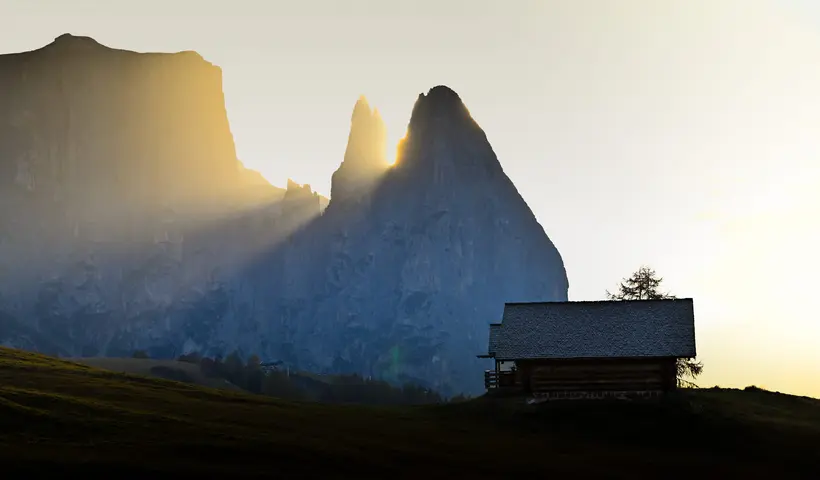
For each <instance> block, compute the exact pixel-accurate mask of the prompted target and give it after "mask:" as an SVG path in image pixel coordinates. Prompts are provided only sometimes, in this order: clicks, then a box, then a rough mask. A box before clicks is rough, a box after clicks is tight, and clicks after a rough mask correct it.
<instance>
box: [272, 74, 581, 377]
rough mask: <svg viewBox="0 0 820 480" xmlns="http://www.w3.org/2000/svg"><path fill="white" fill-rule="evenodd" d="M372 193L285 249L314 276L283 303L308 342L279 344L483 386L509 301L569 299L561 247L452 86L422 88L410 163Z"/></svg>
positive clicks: (289, 356) (296, 279)
mask: <svg viewBox="0 0 820 480" xmlns="http://www.w3.org/2000/svg"><path fill="white" fill-rule="evenodd" d="M369 197H370V198H369V199H368V201H367V202H363V203H359V204H358V205H357V207H356V208H347V209H341V208H334V203H335V202H336V201H337V199H336V197H331V202H330V206H329V207H328V210H327V212H325V214H324V215H323V216H322V217H321V218H320V219H319V220H317V221H316V222H313V223H311V224H309V225H308V226H307V227H306V228H305V229H304V230H302V231H300V232H299V233H298V234H297V235H296V237H295V238H294V241H293V242H292V243H291V244H290V245H289V246H288V247H287V248H281V249H278V250H277V251H276V252H275V255H280V256H281V258H284V259H290V261H291V262H294V263H292V264H291V268H290V269H288V270H286V271H285V274H284V277H285V279H286V282H288V284H289V285H290V286H295V285H300V286H301V288H291V289H289V290H285V291H287V292H288V294H287V295H283V296H281V297H279V298H277V299H276V300H275V301H273V302H272V303H273V304H275V305H276V307H275V308H276V309H278V310H279V311H281V312H283V313H282V314H280V315H279V318H282V319H283V321H285V322H286V323H287V324H288V325H289V328H288V329H287V330H288V332H289V335H290V336H291V341H290V343H291V344H292V345H293V346H294V347H295V348H297V349H300V350H298V351H296V352H293V351H291V350H290V348H291V347H288V348H286V349H280V348H274V349H273V350H272V351H271V355H274V356H277V357H278V358H282V359H283V360H285V361H288V362H294V363H298V364H301V365H304V366H306V367H308V368H313V369H318V370H322V369H330V370H336V371H338V370H341V371H358V372H364V373H366V374H371V375H376V376H382V377H387V378H392V379H395V380H399V381H407V380H413V381H422V382H425V383H428V384H431V385H433V386H435V387H436V388H439V389H441V390H443V391H445V392H448V391H449V392H453V391H462V390H469V391H473V392H475V391H479V390H480V389H481V386H482V385H481V381H482V377H481V375H480V372H481V365H482V364H481V363H480V362H479V361H478V360H477V359H475V355H476V354H477V353H480V352H483V351H484V350H485V349H486V342H487V334H488V331H487V330H488V327H487V325H488V323H490V322H493V321H497V320H498V319H499V318H500V317H501V314H502V311H503V306H504V303H505V302H511V301H561V300H566V299H567V290H568V282H567V276H566V271H565V269H564V265H563V261H562V259H561V256H560V254H559V253H558V251H557V249H556V248H555V246H554V245H553V244H552V242H551V241H550V240H549V238H548V237H547V235H546V234H545V233H544V230H543V228H542V227H541V226H540V225H539V224H538V222H537V221H536V219H535V217H534V215H533V214H532V212H531V210H530V209H529V207H528V206H527V205H526V203H525V202H524V200H523V199H522V198H521V196H520V195H519V194H518V192H517V191H516V189H515V187H514V186H513V184H512V182H511V181H510V180H509V178H508V177H507V176H506V175H505V174H504V172H503V170H502V168H501V165H500V164H499V162H498V160H497V158H496V156H495V153H494V152H493V150H492V147H491V146H490V144H489V142H488V140H487V137H486V135H485V134H484V132H483V131H482V130H481V128H480V127H479V126H478V125H477V124H476V123H475V121H474V120H473V119H472V118H471V117H470V114H469V112H468V110H467V108H466V107H465V106H464V104H463V103H462V101H461V99H460V98H459V97H458V95H457V94H456V93H455V92H453V91H452V90H450V89H449V88H446V87H436V88H433V89H432V90H430V92H429V93H428V94H427V95H421V96H420V97H419V99H418V101H417V102H416V105H415V108H414V109H413V114H412V118H411V120H410V124H409V129H408V135H407V137H406V138H405V139H404V141H403V144H402V146H401V148H400V152H399V158H398V161H397V164H396V165H395V167H393V168H391V169H389V170H387V171H384V172H383V173H382V174H381V176H380V177H379V179H378V181H377V185H376V186H374V187H373V188H372V190H371V192H370V194H369ZM298 259H303V261H302V262H301V263H299V262H298ZM284 312H287V313H284ZM273 318H277V315H273Z"/></svg>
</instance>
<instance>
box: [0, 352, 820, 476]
mask: <svg viewBox="0 0 820 480" xmlns="http://www.w3.org/2000/svg"><path fill="white" fill-rule="evenodd" d="M818 445H820V401H817V400H812V399H807V398H801V397H793V396H787V395H780V394H773V393H769V392H764V391H738V390H706V391H696V392H688V393H685V394H682V395H681V396H680V397H679V398H677V399H674V400H670V401H667V402H663V403H651V404H638V403H616V404H610V403H593V404H586V405H579V404H550V405H540V406H525V405H522V404H520V403H519V402H515V401H512V400H490V399H485V398H482V399H477V400H474V401H470V402H465V403H461V404H450V405H440V406H432V407H430V406H426V407H413V408H375V407H356V406H330V405H321V404H310V403H302V404H300V403H291V402H285V401H277V400H274V399H270V398H265V397H262V396H252V395H248V394H244V393H239V392H230V391H225V390H216V389H208V388H203V387H199V386H195V385H190V384H185V383H180V382H175V381H169V380H163V379H157V378H149V377H144V376H137V375H130V374H126V373H118V372H112V371H105V370H99V369H95V368H92V367H90V366H87V365H81V364H77V363H71V362H66V361H61V360H57V359H54V358H50V357H45V356H41V355H37V354H33V353H27V352H23V351H19V350H11V349H6V348H0V461H2V465H3V471H4V474H9V473H11V472H16V471H23V470H22V469H25V473H26V474H27V475H32V474H36V473H50V472H59V473H61V474H63V475H65V474H69V475H72V474H123V473H125V474H130V475H140V476H143V475H148V474H173V475H176V476H179V475H180V474H185V476H186V477H187V476H188V475H200V476H203V477H204V478H214V477H218V476H222V475H229V476H230V478H251V477H259V478H261V477H263V476H264V477H279V478H281V477H286V478H292V477H304V478H321V477H319V476H320V475H322V476H324V478H327V477H328V476H330V477H332V478H342V477H344V478H363V477H367V478H397V477H399V478H409V477H419V476H426V477H434V478H440V477H453V478H525V476H527V477H529V476H531V475H539V476H543V475H544V474H548V473H552V474H565V475H571V476H572V477H574V478H575V477H579V476H582V475H583V476H590V475H596V476H604V477H607V478H627V477H629V478H634V476H635V474H638V475H641V476H652V477H665V476H670V475H671V476H677V475H684V474H685V475H687V476H691V475H706V476H709V477H712V476H717V475H721V474H725V475H745V476H747V477H755V478H756V477H760V476H765V475H776V477H777V478H783V477H784V476H788V477H798V476H806V477H807V478H812V477H813V476H816V475H817V474H820V468H819V467H818V458H819V457H818V453H820V451H818V449H819V447H818Z"/></svg>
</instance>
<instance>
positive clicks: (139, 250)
mask: <svg viewBox="0 0 820 480" xmlns="http://www.w3.org/2000/svg"><path fill="white" fill-rule="evenodd" d="M0 82H2V85H3V89H2V90H0V197H2V203H0V205H2V206H0V222H2V226H3V228H2V231H1V232H0V268H1V269H2V272H3V275H2V277H0V341H2V343H4V344H6V345H13V346H17V347H22V348H28V349H33V350H39V351H44V352H47V353H54V354H61V355H69V356H114V355H125V354H129V353H130V352H131V351H133V350H135V349H146V350H148V351H149V352H150V353H151V354H152V356H156V357H171V356H176V355H179V354H181V353H186V352H190V351H200V352H201V353H204V354H217V353H223V354H224V353H227V352H229V351H232V350H234V349H239V350H240V351H242V352H245V353H248V354H249V353H257V354H259V355H260V356H262V357H263V358H264V359H270V360H281V361H283V362H285V363H287V364H289V365H292V366H293V367H294V368H300V369H303V370H311V371H317V372H336V373H351V372H357V373H361V374H365V375H372V376H375V377H381V378H386V379H390V380H395V381H415V382H418V383H422V384H425V385H429V386H433V387H435V388H437V389H440V390H442V391H443V392H444V393H448V392H458V391H477V390H479V389H480V388H481V374H480V371H481V364H480V363H479V362H478V360H476V359H475V355H476V354H477V353H480V352H482V351H483V350H484V349H485V348H486V338H487V324H488V323H490V322H493V321H496V320H497V319H499V318H500V315H501V312H502V309H503V304H504V302H508V301H548V300H566V298H567V288H568V285H567V277H566V272H565V269H564V265H563V261H562V259H561V257H560V254H559V253H558V251H557V249H556V248H555V246H554V245H553V244H552V242H551V241H550V240H549V238H548V237H547V235H546V234H545V233H544V229H543V228H542V227H541V225H539V224H538V222H537V221H536V219H535V217H534V216H533V214H532V212H531V210H530V209H529V207H528V206H527V205H526V203H525V201H524V200H523V199H522V198H521V196H520V195H519V194H518V192H517V190H516V189H515V186H514V185H513V184H512V182H511V181H510V180H509V178H508V177H507V176H506V175H505V174H504V172H503V170H502V168H501V165H500V163H499V162H498V159H497V158H496V155H495V153H494V152H493V150H492V147H491V146H490V143H489V141H488V140H487V136H486V135H485V133H484V132H483V131H482V130H481V128H480V127H479V126H478V125H477V124H476V122H475V121H474V120H473V119H472V118H471V117H470V114H469V111H468V110H467V108H466V107H465V105H464V104H463V102H462V101H461V99H460V98H459V97H458V95H457V94H456V93H455V92H453V91H452V90H450V89H449V88H447V87H443V86H439V87H435V88H433V89H431V90H430V91H429V92H428V93H427V94H422V95H420V96H419V98H418V99H417V101H416V104H415V106H414V108H413V113H412V115H411V119H410V122H409V128H408V135H407V137H406V138H405V139H404V140H403V143H402V145H401V146H400V148H399V157H398V160H397V163H396V164H395V165H394V166H392V167H389V166H388V164H387V162H386V159H385V158H384V152H385V148H384V146H385V143H386V140H385V129H384V124H383V123H382V121H381V118H380V117H379V115H378V112H377V111H374V110H371V108H370V106H369V105H368V104H367V102H366V100H364V99H363V98H362V99H360V100H359V101H358V102H357V103H356V106H355V107H354V112H353V115H352V118H351V133H350V139H349V144H348V149H347V152H346V153H345V156H344V160H343V161H342V163H341V165H340V167H339V169H338V170H337V171H336V172H335V173H334V175H333V180H332V184H333V186H332V197H331V201H330V203H329V205H327V208H326V209H324V205H323V202H322V199H321V198H320V197H319V196H318V195H316V194H314V193H313V192H312V191H311V190H310V187H309V186H301V185H298V184H296V183H295V182H288V186H287V189H285V190H283V189H276V188H275V187H272V186H270V185H269V184H267V182H265V181H264V179H262V178H261V176H259V175H258V174H257V173H254V172H251V171H248V170H246V169H244V167H242V165H241V162H239V161H238V159H237V158H236V153H235V149H234V146H233V138H232V136H231V133H230V128H229V125H228V122H227V116H226V112H225V107H224V99H223V95H222V90H221V88H222V87H221V73H220V71H219V69H218V68H217V67H215V66H213V65H211V64H209V63H208V62H206V61H205V60H204V59H202V58H201V57H200V56H199V55H197V54H195V53H193V52H183V53H178V54H139V53H134V52H127V51H122V50H114V49H110V48H108V47H104V46H102V45H100V44H98V43H97V42H95V41H94V40H92V39H89V38H85V37H73V36H61V37H59V38H58V39H57V40H55V42H54V43H52V44H50V45H48V46H46V47H44V48H43V49H40V50H37V51H34V52H26V53H22V54H16V55H5V56H0ZM323 209H324V211H323Z"/></svg>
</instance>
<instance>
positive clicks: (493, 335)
mask: <svg viewBox="0 0 820 480" xmlns="http://www.w3.org/2000/svg"><path fill="white" fill-rule="evenodd" d="M500 332H501V324H500V323H491V324H490V342H489V345H488V346H487V353H489V354H490V355H493V354H494V353H495V351H496V349H497V348H498V337H499V334H500Z"/></svg>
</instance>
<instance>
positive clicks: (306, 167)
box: [0, 0, 820, 397]
mask: <svg viewBox="0 0 820 480" xmlns="http://www.w3.org/2000/svg"><path fill="white" fill-rule="evenodd" d="M0 19H2V26H3V28H2V29H0V49H1V50H2V51H3V52H17V51H24V50H31V49H34V48H39V47H41V46H43V45H45V44H47V43H49V42H51V41H52V40H53V38H54V37H56V36H58V35H60V34H62V33H66V32H69V33H73V34H76V35H87V36H91V37H94V38H95V39H97V40H98V41H100V42H101V43H103V44H105V45H109V46H112V47H116V48H125V49H131V50H137V51H179V50H196V51H198V52H199V53H201V54H202V55H203V56H204V57H205V58H206V59H208V60H209V61H211V62H213V63H215V64H217V65H219V66H221V67H222V69H223V73H224V89H225V95H226V99H227V109H228V115H229V118H230V121H231V128H232V131H233V134H234V138H235V140H236V144H237V149H238V154H239V157H240V158H241V160H242V161H243V162H244V163H245V164H246V165H247V166H248V167H250V168H254V169H258V170H259V171H261V172H262V173H263V174H264V175H265V176H266V178H268V180H270V181H271V182H272V183H274V184H275V185H279V186H284V185H285V182H286V180H287V178H292V179H294V180H295V181H297V182H299V183H309V184H311V186H312V187H313V188H314V189H316V190H318V191H319V192H320V193H322V194H325V195H329V194H330V175H331V173H332V172H333V171H334V169H335V168H336V167H338V165H339V163H340V162H341V160H342V156H343V153H344V148H345V143H346V141H347V135H348V131H349V126H350V125H349V121H350V112H351V109H352V107H353V104H354V102H355V101H356V99H357V98H358V97H359V95H360V94H364V95H366V96H367V98H368V100H369V101H370V103H371V104H372V105H373V106H376V107H378V108H379V110H380V111H381V112H382V115H383V117H384V119H385V121H386V122H387V125H388V129H389V130H388V134H389V138H390V148H391V151H392V149H393V148H394V146H395V144H396V142H397V141H398V139H399V138H400V137H401V136H402V135H403V133H404V130H405V127H406V123H407V121H408V119H409V114H410V108H411V107H412V105H413V102H414V101H415V98H416V97H417V95H418V94H419V93H421V92H423V91H426V90H427V89H428V88H429V87H432V86H434V85H438V84H445V85H448V86H450V87H451V88H453V89H455V90H456V91H457V92H458V93H459V94H460V95H461V97H462V98H463V99H464V101H465V102H466V104H467V106H468V107H469V108H470V111H471V112H472V115H473V117H474V118H475V119H476V120H477V121H478V123H479V124H480V125H481V126H482V127H483V128H484V130H485V131H486V132H487V135H488V137H489V140H490V142H491V143H492V145H493V147H494V149H495V151H496V153H497V154H498V157H499V159H500V161H501V164H502V165H503V167H504V169H505V171H506V172H507V174H508V175H509V176H510V178H511V179H512V180H513V182H514V183H515V185H516V186H517V188H518V190H519V192H520V193H521V194H522V195H523V197H524V199H525V200H526V201H527V202H528V204H529V205H530V207H531V208H532V210H533V211H534V212H535V215H536V216H537V218H538V219H539V221H540V222H541V224H542V225H543V226H544V228H545V229H546V231H547V233H548V234H549V235H550V237H551V238H552V240H553V241H554V242H555V244H556V246H557V247H558V249H559V250H560V252H561V254H562V256H563V258H564V261H565V263H566V267H567V272H568V275H569V281H570V299H571V300H589V299H602V298H603V297H604V291H605V290H606V289H607V288H609V289H612V288H614V287H615V285H616V283H617V282H618V280H619V279H620V278H621V277H625V276H627V275H629V274H630V273H631V272H632V271H634V270H635V269H637V268H638V267H639V266H640V265H641V264H648V265H650V266H652V267H653V268H655V269H656V270H657V271H658V273H659V274H661V275H662V276H663V277H665V282H664V283H665V284H666V287H667V288H668V289H669V290H671V291H672V293H674V294H676V295H678V296H684V297H693V298H694V299H695V309H696V312H695V313H696V328H697V341H698V352H699V356H698V357H699V359H700V360H701V361H703V363H704V365H705V370H704V374H703V375H702V376H701V377H700V378H698V384H700V385H701V386H712V385H715V384H717V385H721V386H727V387H728V386H738V387H743V386H746V385H750V384H755V385H758V386H761V387H765V388H768V389H771V390H779V391H785V392H790V393H796V394H804V395H812V396H817V397H820V353H819V351H818V349H817V344H818V341H820V319H818V317H817V313H816V309H814V308H812V307H813V306H814V303H815V302H814V298H815V295H816V291H815V290H816V284H817V281H816V280H815V278H816V277H815V275H816V272H817V271H818V270H820V254H818V253H817V245H820V226H818V222H817V218H818V214H820V194H818V191H820V190H819V189H818V187H820V160H818V158H819V157H820V140H818V127H820V121H818V120H819V119H818V113H817V112H820V95H818V94H817V89H818V88H819V87H818V86H819V85H820V64H818V62H817V59H818V58H820V8H818V7H816V6H814V4H812V3H811V2H810V1H808V0H805V1H783V2H773V1H771V2H769V1H763V0H722V1H715V0H707V1H690V2H673V1H659V0H642V1H577V0H575V1H563V2H559V1H546V0H544V1H531V2H529V1H518V2H515V1H508V2H493V1H478V0H471V1H447V2H442V1H440V0H439V1H414V2H392V1H390V2H388V1H370V2H368V1H347V2H335V1H331V0H327V1H301V2H273V1H271V2H261V1H239V0H235V1H233V2H230V3H215V4H208V5H206V4H203V3H202V2H194V1H189V0H182V1H175V2H168V1H163V2H160V1H153V0H151V1H142V2H110V1H108V2H104V1H101V0H96V1H95V0H85V1H75V2H71V4H70V5H69V4H68V2H63V1H34V0H24V1H23V0H21V1H16V0H12V1H9V0H3V1H2V2H0ZM476 353H478V352H476Z"/></svg>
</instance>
